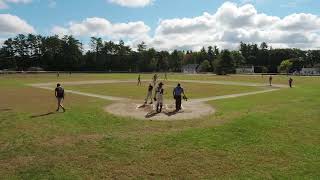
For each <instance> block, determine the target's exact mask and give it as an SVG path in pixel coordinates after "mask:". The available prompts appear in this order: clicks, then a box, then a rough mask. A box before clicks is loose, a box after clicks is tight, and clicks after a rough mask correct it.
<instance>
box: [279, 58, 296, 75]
mask: <svg viewBox="0 0 320 180" xmlns="http://www.w3.org/2000/svg"><path fill="white" fill-rule="evenodd" d="M292 66H293V63H292V62H291V60H290V59H287V60H284V61H282V62H281V64H280V66H279V71H281V72H285V73H289V71H290V70H291V68H292Z"/></svg>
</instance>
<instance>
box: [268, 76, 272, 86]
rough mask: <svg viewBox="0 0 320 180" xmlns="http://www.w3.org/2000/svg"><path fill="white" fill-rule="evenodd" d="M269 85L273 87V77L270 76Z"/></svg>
mask: <svg viewBox="0 0 320 180" xmlns="http://www.w3.org/2000/svg"><path fill="white" fill-rule="evenodd" d="M269 85H270V86H272V76H271V75H270V76H269Z"/></svg>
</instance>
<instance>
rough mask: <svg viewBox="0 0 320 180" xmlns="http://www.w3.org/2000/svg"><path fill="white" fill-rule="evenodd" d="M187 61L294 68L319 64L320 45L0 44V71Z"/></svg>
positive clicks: (170, 67) (70, 40) (162, 67)
mask: <svg viewBox="0 0 320 180" xmlns="http://www.w3.org/2000/svg"><path fill="white" fill-rule="evenodd" d="M187 64H198V65H199V67H198V70H199V71H202V72H214V73H217V74H226V73H234V72H235V68H237V67H244V66H255V67H256V71H257V72H262V73H276V72H279V71H282V70H283V69H285V70H286V71H288V72H289V71H299V70H300V69H301V68H302V67H315V66H319V64H320V50H301V49H291V48H287V49H274V48H272V47H271V46H268V44H267V43H265V42H263V43H261V44H260V45H258V44H254V43H243V42H241V43H240V45H239V49H238V50H232V51H230V50H227V49H223V50H220V49H219V48H218V47H217V46H209V47H207V48H205V47H203V48H202V49H201V50H200V51H191V50H188V51H183V50H173V51H157V50H156V49H154V48H149V47H148V46H147V44H145V43H144V42H142V43H140V44H139V45H138V46H137V48H136V49H132V48H131V47H129V46H127V45H125V43H124V41H122V40H120V41H119V42H117V43H116V42H113V41H103V40H102V38H98V37H92V38H91V39H90V50H88V51H84V49H83V45H82V43H81V42H80V41H79V40H77V39H76V38H75V37H73V36H64V37H61V38H60V37H59V36H57V35H56V36H41V35H33V34H28V35H23V34H19V35H17V36H16V37H14V38H8V39H7V40H5V41H4V43H3V46H2V47H1V48H0V70H1V69H10V70H24V71H25V70H30V69H32V68H35V67H37V68H41V69H43V70H47V71H126V72H128V71H129V72H154V71H157V72H161V71H162V72H181V70H182V67H183V66H184V65H187Z"/></svg>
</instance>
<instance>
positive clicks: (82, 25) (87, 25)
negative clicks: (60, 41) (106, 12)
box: [52, 17, 150, 39]
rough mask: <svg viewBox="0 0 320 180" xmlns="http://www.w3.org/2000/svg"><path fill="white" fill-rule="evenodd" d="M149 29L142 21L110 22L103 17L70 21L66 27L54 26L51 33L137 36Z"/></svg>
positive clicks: (113, 36) (116, 37)
mask: <svg viewBox="0 0 320 180" xmlns="http://www.w3.org/2000/svg"><path fill="white" fill-rule="evenodd" d="M149 31H150V27H149V26H147V25H145V24H144V22H142V21H136V22H129V23H111V22H110V21H108V20H107V19H105V18H99V17H93V18H87V19H85V20H83V21H82V22H71V23H69V25H68V26H67V27H60V26H55V27H54V28H53V29H52V33H54V34H57V35H66V34H71V35H74V36H102V37H109V38H112V39H119V38H138V37H139V36H142V35H145V34H147V33H148V32H149Z"/></svg>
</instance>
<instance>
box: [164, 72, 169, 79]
mask: <svg viewBox="0 0 320 180" xmlns="http://www.w3.org/2000/svg"><path fill="white" fill-rule="evenodd" d="M164 80H168V77H167V72H165V73H164Z"/></svg>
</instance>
